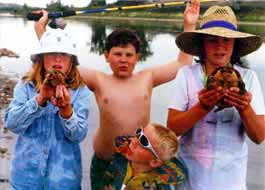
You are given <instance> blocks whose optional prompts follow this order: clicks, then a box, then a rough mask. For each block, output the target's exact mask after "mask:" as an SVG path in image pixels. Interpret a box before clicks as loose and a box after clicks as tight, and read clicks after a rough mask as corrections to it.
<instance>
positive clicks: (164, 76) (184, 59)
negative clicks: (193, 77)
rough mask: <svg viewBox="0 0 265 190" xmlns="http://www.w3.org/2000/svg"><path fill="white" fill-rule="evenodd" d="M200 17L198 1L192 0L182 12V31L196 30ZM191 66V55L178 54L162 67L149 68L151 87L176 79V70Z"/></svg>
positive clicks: (181, 52)
mask: <svg viewBox="0 0 265 190" xmlns="http://www.w3.org/2000/svg"><path fill="white" fill-rule="evenodd" d="M199 15H200V1H199V0H192V1H191V3H190V4H189V3H188V4H187V6H186V9H185V11H184V17H183V18H184V23H183V26H184V31H186V32H189V31H193V30H195V28H196V22H197V20H198V18H199ZM191 64H192V55H190V54H187V53H184V52H183V51H180V52H179V55H178V58H177V59H175V60H173V61H171V62H169V63H167V64H165V65H162V66H158V67H154V68H151V71H152V73H153V81H154V83H153V84H154V85H153V86H158V85H160V84H163V83H166V82H168V81H171V80H173V79H174V78H175V77H176V74H177V72H178V70H179V69H180V68H181V67H182V66H184V65H191Z"/></svg>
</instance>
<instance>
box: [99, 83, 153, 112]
mask: <svg viewBox="0 0 265 190" xmlns="http://www.w3.org/2000/svg"><path fill="white" fill-rule="evenodd" d="M149 86H150V85H148V84H144V83H138V84H137V83H131V84H106V86H104V87H102V88H101V89H100V91H99V92H98V93H96V98H97V101H98V104H100V106H115V107H117V106H118V107H127V108H128V109H130V108H133V107H135V106H140V105H139V104H142V106H144V105H149V104H150V99H151V93H152V92H151V91H152V88H151V87H149Z"/></svg>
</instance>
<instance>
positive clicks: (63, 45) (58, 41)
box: [31, 29, 77, 61]
mask: <svg viewBox="0 0 265 190" xmlns="http://www.w3.org/2000/svg"><path fill="white" fill-rule="evenodd" d="M55 52H58V53H67V54H69V55H73V56H76V58H77V48H76V44H75V43H74V41H73V39H72V38H71V37H70V35H68V33H67V32H65V31H64V30H62V29H51V30H48V31H46V32H45V33H44V34H43V35H42V37H41V39H40V42H39V45H38V47H37V49H36V50H35V51H34V52H33V53H32V54H31V60H32V61H34V60H35V59H36V57H37V56H38V55H41V54H45V53H55Z"/></svg>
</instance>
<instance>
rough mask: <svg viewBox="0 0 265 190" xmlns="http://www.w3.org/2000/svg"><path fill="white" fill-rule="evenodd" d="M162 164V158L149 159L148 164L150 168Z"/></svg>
mask: <svg viewBox="0 0 265 190" xmlns="http://www.w3.org/2000/svg"><path fill="white" fill-rule="evenodd" d="M162 164H163V161H162V160H158V159H155V160H151V161H150V166H151V167H152V168H157V167H160V166H162Z"/></svg>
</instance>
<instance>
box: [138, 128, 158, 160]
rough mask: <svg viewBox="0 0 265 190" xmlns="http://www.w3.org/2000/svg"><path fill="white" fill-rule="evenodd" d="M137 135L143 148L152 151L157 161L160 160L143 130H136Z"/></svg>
mask: <svg viewBox="0 0 265 190" xmlns="http://www.w3.org/2000/svg"><path fill="white" fill-rule="evenodd" d="M135 135H136V137H137V139H138V142H139V143H140V145H141V146H142V147H143V148H146V149H148V150H150V151H151V152H152V153H153V155H154V156H155V157H156V158H157V159H160V158H159V156H158V154H157V153H156V151H155V149H154V148H153V146H152V145H151V143H150V141H149V140H148V138H147V136H146V135H145V134H144V130H143V128H138V129H136V131H135Z"/></svg>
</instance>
